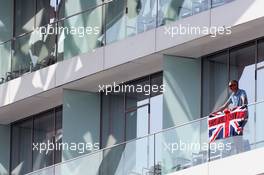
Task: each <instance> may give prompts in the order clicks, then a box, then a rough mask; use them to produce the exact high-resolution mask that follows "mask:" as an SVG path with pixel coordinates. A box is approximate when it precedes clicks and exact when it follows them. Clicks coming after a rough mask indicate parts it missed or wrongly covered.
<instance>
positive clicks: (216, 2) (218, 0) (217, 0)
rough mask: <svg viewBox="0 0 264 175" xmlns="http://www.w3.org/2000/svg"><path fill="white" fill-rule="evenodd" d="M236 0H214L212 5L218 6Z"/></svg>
mask: <svg viewBox="0 0 264 175" xmlns="http://www.w3.org/2000/svg"><path fill="white" fill-rule="evenodd" d="M232 1H234V0H212V7H218V6H221V5H224V4H226V3H229V2H232Z"/></svg>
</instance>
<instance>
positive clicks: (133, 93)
mask: <svg viewBox="0 0 264 175" xmlns="http://www.w3.org/2000/svg"><path fill="white" fill-rule="evenodd" d="M124 86H125V89H126V109H129V108H133V107H139V106H142V105H145V104H148V103H149V97H150V92H151V88H150V82H149V77H146V78H142V79H140V80H136V81H134V82H131V83H129V84H125V85H124Z"/></svg>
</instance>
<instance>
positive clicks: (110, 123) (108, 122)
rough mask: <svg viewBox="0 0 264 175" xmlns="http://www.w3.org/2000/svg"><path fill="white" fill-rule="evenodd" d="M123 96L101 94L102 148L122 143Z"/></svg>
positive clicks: (123, 136) (123, 124)
mask: <svg viewBox="0 0 264 175" xmlns="http://www.w3.org/2000/svg"><path fill="white" fill-rule="evenodd" d="M124 108H125V106H124V94H123V93H112V94H108V95H105V94H102V109H101V110H102V126H101V132H102V141H101V144H102V148H104V147H108V146H111V145H114V144H118V143H121V142H123V141H124V138H125V135H124V128H125V117H124V116H125V114H124Z"/></svg>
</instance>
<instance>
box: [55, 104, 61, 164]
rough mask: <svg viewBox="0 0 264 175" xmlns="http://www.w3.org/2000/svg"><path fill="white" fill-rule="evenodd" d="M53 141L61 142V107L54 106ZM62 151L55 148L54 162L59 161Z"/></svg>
mask: <svg viewBox="0 0 264 175" xmlns="http://www.w3.org/2000/svg"><path fill="white" fill-rule="evenodd" d="M55 125H56V126H55V142H56V143H62V137H63V130H62V107H58V108H56V111H55ZM61 160H62V152H61V151H60V150H55V162H54V163H55V164H57V163H59V162H61Z"/></svg>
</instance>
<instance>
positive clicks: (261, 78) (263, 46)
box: [257, 40, 264, 101]
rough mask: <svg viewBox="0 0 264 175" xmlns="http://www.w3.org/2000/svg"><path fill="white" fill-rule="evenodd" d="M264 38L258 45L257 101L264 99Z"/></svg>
mask: <svg viewBox="0 0 264 175" xmlns="http://www.w3.org/2000/svg"><path fill="white" fill-rule="evenodd" d="M263 89H264V40H262V41H260V42H259V45H258V64H257V101H263V100H264V91H263Z"/></svg>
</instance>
